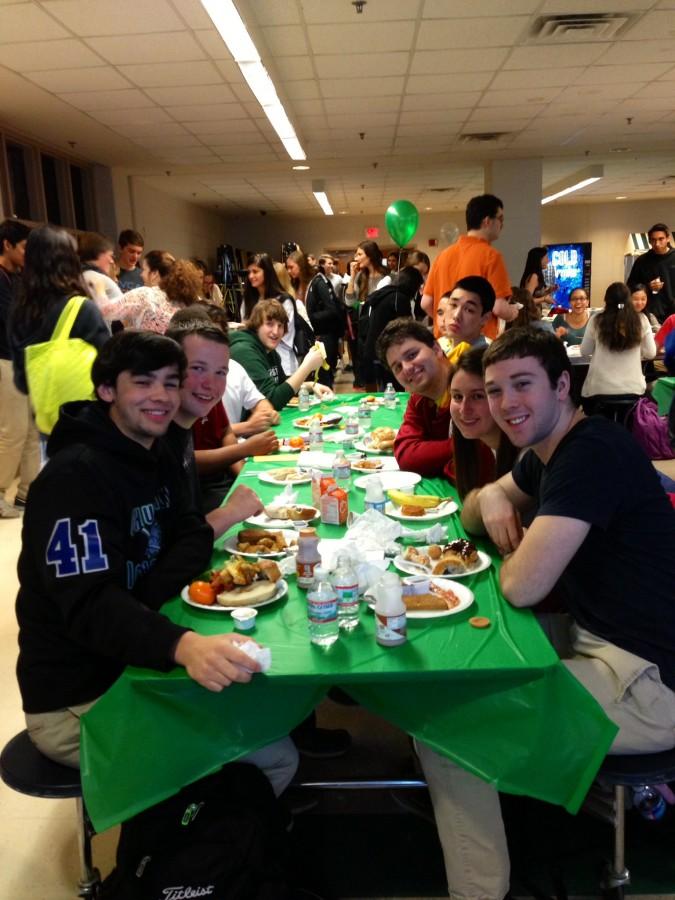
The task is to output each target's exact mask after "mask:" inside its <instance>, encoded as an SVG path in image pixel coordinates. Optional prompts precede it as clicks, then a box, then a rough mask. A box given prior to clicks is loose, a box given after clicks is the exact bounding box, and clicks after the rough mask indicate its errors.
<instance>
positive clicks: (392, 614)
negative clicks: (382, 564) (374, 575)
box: [375, 572, 407, 647]
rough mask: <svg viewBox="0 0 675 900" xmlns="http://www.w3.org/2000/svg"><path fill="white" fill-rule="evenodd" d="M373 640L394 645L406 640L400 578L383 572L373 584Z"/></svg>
mask: <svg viewBox="0 0 675 900" xmlns="http://www.w3.org/2000/svg"><path fill="white" fill-rule="evenodd" d="M375 591H376V597H375V640H376V641H377V643H378V644H380V645H381V646H382V647H396V646H398V645H399V644H403V643H405V641H406V640H407V619H406V609H405V603H404V601H403V587H402V585H401V579H400V578H399V577H398V575H395V574H394V572H385V573H384V575H383V576H382V577H381V578H380V580H379V581H378V582H377V584H376V585H375Z"/></svg>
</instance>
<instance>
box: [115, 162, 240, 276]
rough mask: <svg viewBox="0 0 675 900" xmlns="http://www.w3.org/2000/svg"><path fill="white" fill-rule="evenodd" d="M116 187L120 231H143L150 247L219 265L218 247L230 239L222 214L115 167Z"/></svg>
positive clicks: (146, 245)
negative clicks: (129, 229) (144, 181)
mask: <svg viewBox="0 0 675 900" xmlns="http://www.w3.org/2000/svg"><path fill="white" fill-rule="evenodd" d="M113 188H114V193H115V213H116V217H117V225H118V230H119V231H121V230H122V229H123V228H135V229H136V230H137V231H140V232H141V234H142V235H143V237H144V238H145V249H146V250H168V251H169V252H170V253H173V255H174V256H176V257H191V256H198V257H200V258H201V259H203V260H205V261H206V262H207V263H208V265H209V266H213V265H214V264H215V251H216V247H217V246H218V245H219V244H222V243H227V242H228V241H227V230H226V224H227V223H226V219H225V217H224V216H223V215H222V214H220V213H216V212H213V211H212V210H208V209H205V208H204V207H202V206H198V205H197V204H196V203H190V202H189V201H187V200H182V199H180V198H178V197H172V196H170V195H169V194H165V193H164V192H163V191H158V190H155V189H154V188H151V187H149V186H148V185H147V184H144V183H143V182H142V181H141V180H140V179H138V178H129V177H128V176H127V175H126V173H125V172H123V171H119V170H113Z"/></svg>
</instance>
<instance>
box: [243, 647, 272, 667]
mask: <svg viewBox="0 0 675 900" xmlns="http://www.w3.org/2000/svg"><path fill="white" fill-rule="evenodd" d="M239 649H240V650H241V652H242V653H245V654H246V655H247V656H250V657H251V659H254V660H256V662H259V663H260V669H261V671H262V672H269V670H270V668H271V666H272V651H271V650H270V648H269V647H259V646H258V644H255V643H254V642H253V641H245V642H244V643H243V644H239Z"/></svg>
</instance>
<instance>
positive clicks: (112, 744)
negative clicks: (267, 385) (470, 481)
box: [81, 395, 616, 830]
mask: <svg viewBox="0 0 675 900" xmlns="http://www.w3.org/2000/svg"><path fill="white" fill-rule="evenodd" d="M401 401H402V402H401V404H400V405H399V407H398V408H397V409H395V410H389V409H383V408H380V409H378V410H376V411H375V412H374V414H373V427H377V426H379V425H392V426H396V425H397V424H398V422H399V421H400V418H401V416H402V413H403V410H404V408H405V405H406V402H407V398H406V397H405V395H404V396H402V397H401ZM356 402H358V396H357V395H353V396H350V395H342V396H340V397H339V398H336V400H335V401H332V404H331V405H333V406H334V405H343V404H354V403H356ZM318 409H320V407H318ZM298 415H299V412H298V410H297V409H291V410H284V411H283V412H282V415H281V423H280V425H279V426H278V431H279V433H280V434H292V433H295V434H297V433H298V431H297V429H294V428H293V426H292V421H293V419H295V418H297V417H298ZM333 446H334V447H335V446H336V445H333ZM269 466H270V464H269V463H264V464H255V463H251V462H249V463H247V465H246V469H245V472H246V473H249V472H256V471H262V470H264V469H266V468H269ZM243 483H246V484H248V486H249V487H252V488H254V490H256V491H257V492H258V493H259V495H260V497H261V498H262V500H263V501H264V502H268V501H269V500H270V499H271V498H272V497H274V496H275V495H276V494H277V493H278V492H279V491H280V487H278V486H275V485H269V484H266V483H263V482H260V481H258V480H257V479H254V478H247V479H246V480H245V481H244V482H243ZM419 490H420V491H421V492H423V493H430V494H440V495H442V496H452V497H454V498H456V497H457V494H456V491H455V490H454V488H453V487H451V486H450V485H449V484H448V483H447V482H446V481H444V480H441V479H423V480H422V482H421V484H420V488H419ZM297 491H298V499H299V502H301V503H309V500H310V497H311V487H310V485H298V486H297ZM363 497H364V494H363V491H360V490H359V489H357V488H355V487H352V490H351V492H350V508H351V509H355V510H356V511H359V510H362V509H363ZM406 524H409V523H406ZM410 524H412V527H423V526H421V525H420V526H417V523H410ZM443 524H445V525H447V526H448V532H449V535H450V536H451V537H452V536H463V534H464V532H463V530H462V528H461V524H460V521H459V517H458V516H453V517H452V518H451V519H445V520H443ZM238 527H239V526H237V528H238ZM236 530H237V529H236V528H235V529H233V530H232V531H233V532H234V531H236ZM318 530H319V533H320V534H321V535H322V536H324V537H339V536H340V535H341V534H342V529H341V528H338V527H336V526H325V525H319V527H318ZM477 543H478V545H479V546H480V547H484V548H485V549H487V550H489V549H490V547H489V545H488V544H485V543H481V542H480V541H477ZM215 556H216V558H217V559H218V560H219V559H221V558H222V556H223V553H222V551H217V552H216V555H215ZM498 568H499V560H496V561H495V564H494V565H493V566H492V567H490V569H487V570H485V571H483V572H481V573H479V574H477V575H475V576H473V577H471V578H469V579H463V583H464V584H466V585H468V586H469V587H470V588H471V589H472V590H473V592H474V594H475V603H474V605H473V606H472V607H470V608H469V609H467V610H464V611H463V612H462V613H460V614H458V615H453V616H448V617H445V618H442V619H435V620H429V619H427V620H409V622H408V641H407V642H406V643H405V644H403V645H402V646H400V647H395V648H381V647H379V646H378V645H377V643H376V642H375V637H374V624H373V615H372V612H370V610H368V609H367V608H365V606H364V607H362V610H361V613H360V627H359V628H357V629H356V630H355V631H354V632H353V633H351V634H349V635H341V637H340V640H339V641H338V642H337V643H336V644H335V645H333V647H332V648H330V650H329V651H324V650H322V649H321V648H318V647H315V646H313V645H312V644H311V643H310V641H309V635H308V631H307V615H306V601H305V594H304V592H302V591H300V590H299V589H298V587H297V585H296V583H295V578H294V577H290V578H289V592H288V596H287V597H286V598H284V599H282V600H280V601H279V602H278V603H275V604H271V605H269V606H266V607H263V608H261V609H260V610H259V612H258V618H257V627H256V630H255V632H254V634H253V636H254V638H255V639H256V640H258V641H259V642H260V643H261V644H264V645H268V646H269V647H270V648H271V650H272V669H271V671H270V672H269V673H268V674H266V675H260V674H259V675H255V676H254V678H253V679H252V681H251V682H250V683H249V684H247V685H240V684H235V685H232V686H231V687H229V688H226V689H225V690H223V691H222V692H220V693H211V692H209V691H207V690H205V689H204V688H201V687H200V686H199V685H197V684H196V683H195V682H193V681H192V680H191V679H190V678H189V677H188V676H187V674H186V673H185V671H184V670H182V669H179V668H176V669H174V670H173V671H172V672H170V673H159V672H154V671H150V670H146V669H134V668H129V669H127V670H126V671H125V672H124V673H123V675H122V676H121V677H120V679H118V681H117V682H116V683H115V684H114V685H113V687H112V688H111V689H110V690H109V691H108V692H107V693H106V694H105V695H104V696H103V697H102V698H101V699H100V700H99V701H98V703H97V704H96V705H95V706H94V707H93V708H92V709H91V710H90V711H89V712H88V713H87V714H86V715H85V716H84V717H83V719H82V729H81V731H82V741H81V761H82V765H81V771H82V785H83V792H84V798H85V802H86V805H87V809H88V811H89V814H90V816H91V818H92V822H93V823H94V826H95V828H96V829H97V830H102V829H104V828H107V827H110V826H112V825H114V824H116V823H118V822H120V821H123V820H124V819H126V818H128V817H130V816H132V815H134V814H135V813H137V812H139V811H141V810H142V809H144V808H147V807H148V806H150V805H152V804H154V803H156V802H158V801H160V800H162V799H164V798H166V797H168V796H170V795H171V794H173V793H175V792H176V791H177V790H179V789H180V788H181V787H183V786H184V785H185V784H187V783H189V782H191V781H194V780H196V779H197V778H200V777H202V776H203V775H206V774H208V773H210V772H211V771H213V770H214V769H216V768H218V767H219V766H220V765H221V764H222V763H223V762H225V761H231V760H234V759H237V758H240V757H241V756H244V755H246V754H247V753H249V752H251V751H252V750H254V749H258V748H259V747H262V746H264V745H265V744H268V743H270V742H271V741H273V740H276V739H278V738H280V737H282V736H284V735H286V734H288V732H289V731H290V730H291V729H292V728H293V727H294V726H295V725H296V724H298V723H299V722H301V721H302V720H303V719H304V718H305V717H306V716H307V714H308V713H309V712H310V710H311V709H313V708H314V706H315V705H316V704H317V703H318V702H319V700H320V699H321V698H322V697H323V696H324V694H325V692H326V691H327V690H328V688H329V687H330V686H331V685H333V684H338V685H340V686H342V687H343V688H344V689H345V690H347V691H348V692H349V693H350V694H351V695H352V696H354V697H355V699H357V700H358V701H359V702H361V703H363V705H364V706H367V707H368V708H369V709H371V710H373V711H374V712H376V713H378V714H379V715H382V716H384V718H386V719H388V720H389V721H391V722H392V723H394V724H396V725H398V726H399V727H400V728H402V729H404V730H405V731H407V732H409V733H410V734H413V735H414V736H415V737H417V738H418V739H419V740H422V741H425V742H426V743H428V744H430V745H431V746H432V747H434V748H436V749H438V750H439V752H441V753H444V754H446V755H447V756H449V757H451V758H453V759H454V760H455V761H457V762H458V763H459V764H460V765H462V766H464V767H465V768H467V769H468V770H470V771H473V772H475V773H476V774H478V775H480V776H481V777H483V778H486V779H487V780H488V781H490V782H492V783H494V784H495V785H496V786H497V787H498V788H500V789H501V790H504V791H507V792H510V793H515V794H528V795H530V796H534V797H539V798H540V799H543V800H548V801H550V802H552V803H558V804H561V805H563V806H564V807H565V808H567V809H568V810H569V811H570V812H575V811H576V810H577V809H578V807H579V805H580V803H581V801H582V799H583V797H584V795H585V793H586V791H587V789H588V787H589V785H590V783H591V781H592V779H593V776H594V774H595V772H596V771H597V769H598V767H599V765H600V763H601V762H602V759H603V758H604V755H605V753H606V751H607V749H608V748H609V746H610V744H611V742H612V739H613V737H614V734H615V733H616V728H615V726H614V725H613V724H612V723H611V722H610V721H609V719H607V717H606V716H605V714H604V713H603V711H602V710H601V709H600V707H599V706H598V704H597V703H596V702H595V700H594V699H593V698H592V697H591V696H590V694H588V693H587V692H586V690H585V689H584V688H583V687H582V686H581V685H580V684H579V683H578V682H577V681H576V680H575V679H574V678H573V677H572V676H571V675H570V674H569V673H568V672H567V670H566V669H565V667H564V666H563V665H562V663H561V662H560V661H559V660H558V657H557V656H556V654H555V651H554V650H553V648H552V647H551V645H550V644H549V642H548V640H547V639H546V637H545V636H544V634H543V632H542V631H541V629H540V628H539V625H538V624H537V622H536V619H535V618H534V616H533V614H532V612H531V611H530V610H518V609H514V608H513V607H511V606H510V605H509V604H508V603H507V602H506V601H505V600H504V599H503V598H502V596H501V593H500V591H499V582H498ZM196 574H198V573H195V575H196ZM162 612H163V613H165V614H166V615H167V616H168V617H169V618H171V619H172V620H173V621H175V622H178V623H180V624H183V625H187V626H189V627H191V628H194V629H195V630H196V631H199V632H201V633H203V634H215V633H219V632H222V631H223V630H225V631H231V630H232V623H231V619H230V617H229V615H228V614H227V613H214V612H209V611H208V610H204V611H202V610H196V609H194V608H192V607H190V606H188V605H187V604H185V603H183V602H182V601H181V600H180V598H174V599H173V600H171V601H169V602H168V603H166V604H165V605H164V607H163V609H162ZM476 614H480V615H485V616H487V617H488V618H490V620H491V626H490V628H487V629H475V628H472V627H471V626H470V625H469V623H468V619H469V618H470V617H471V616H472V615H476Z"/></svg>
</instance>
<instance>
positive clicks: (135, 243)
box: [117, 228, 145, 293]
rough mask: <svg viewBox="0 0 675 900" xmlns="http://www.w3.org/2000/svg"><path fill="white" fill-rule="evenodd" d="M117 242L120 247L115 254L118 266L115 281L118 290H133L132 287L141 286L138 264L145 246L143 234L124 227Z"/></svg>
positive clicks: (141, 279) (141, 280)
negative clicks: (118, 287) (118, 271)
mask: <svg viewBox="0 0 675 900" xmlns="http://www.w3.org/2000/svg"><path fill="white" fill-rule="evenodd" d="M117 243H118V245H119V248H120V249H119V252H118V254H117V264H118V266H119V267H120V273H119V275H118V277H117V282H118V284H119V286H120V290H121V291H122V292H123V293H126V292H127V291H133V289H134V288H138V287H143V278H142V276H141V269H140V266H139V265H138V263H139V260H140V258H141V256H143V247H144V246H145V240H144V238H143V235H142V234H141V233H140V231H134V230H133V229H132V228H125V229H124V231H120V236H119V237H118V238H117Z"/></svg>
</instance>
